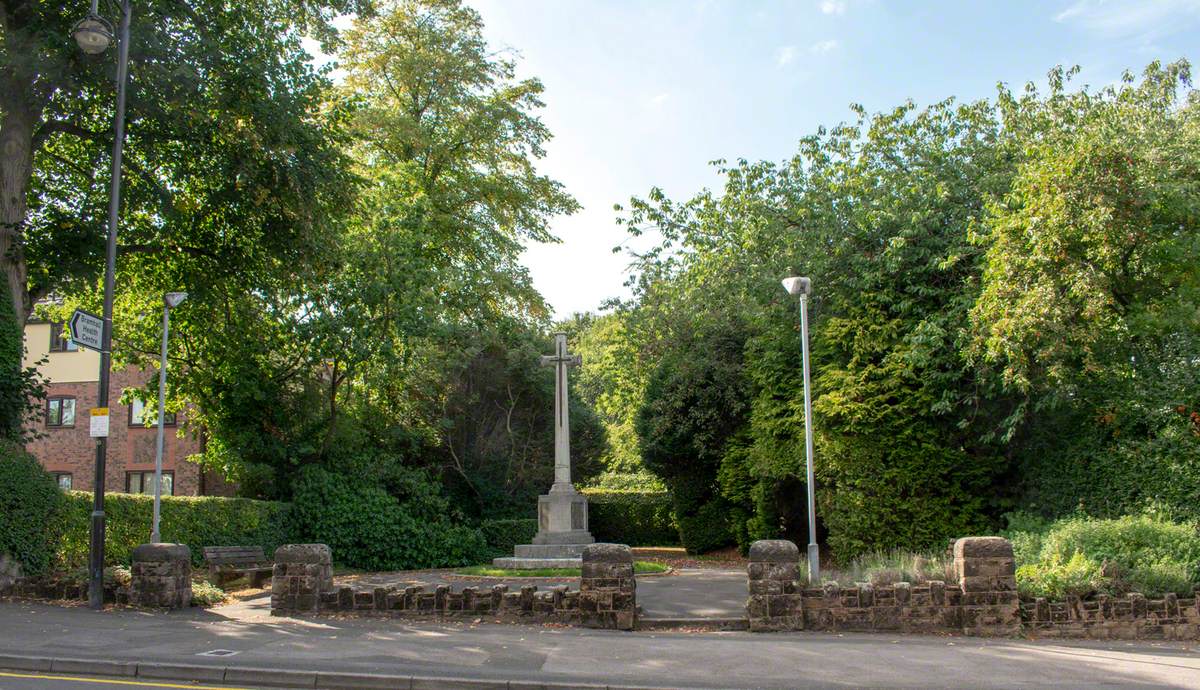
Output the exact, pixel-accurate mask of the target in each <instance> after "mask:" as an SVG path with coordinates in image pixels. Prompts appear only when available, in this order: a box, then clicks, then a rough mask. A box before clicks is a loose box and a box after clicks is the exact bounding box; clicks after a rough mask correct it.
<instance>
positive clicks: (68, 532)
mask: <svg viewBox="0 0 1200 690" xmlns="http://www.w3.org/2000/svg"><path fill="white" fill-rule="evenodd" d="M55 490H56V491H57V487H55ZM65 496H66V501H65V508H64V510H63V518H62V522H61V531H60V533H59V535H58V538H59V542H58V544H59V545H58V549H57V551H58V565H59V566H60V567H62V568H64V569H66V570H71V569H74V568H80V567H86V566H87V560H88V543H89V538H90V531H91V514H92V495H91V494H90V493H86V492H83V491H68V492H66V494H65ZM104 514H105V522H106V530H105V547H104V556H105V558H104V562H105V564H106V565H126V564H128V563H129V560H130V557H131V554H132V553H133V549H134V547H136V546H137V545H138V544H145V543H146V542H148V541H149V540H150V523H151V520H152V517H153V514H154V498H153V497H152V496H147V495H134V494H119V493H114V494H106V495H105V497H104ZM159 525H160V531H161V533H162V539H163V541H166V542H174V543H179V544H187V545H188V547H189V548H190V549H191V550H192V561H193V563H194V564H195V565H200V564H201V563H202V562H203V560H204V552H203V547H205V546H261V547H262V548H263V553H264V554H266V556H267V557H268V558H270V557H271V556H272V555H273V554H274V553H275V547H277V546H279V545H280V544H286V543H288V542H290V541H293V540H294V535H293V531H292V521H291V506H290V505H289V504H287V503H277V502H273V501H255V500H251V499H248V498H221V497H217V496H163V497H162V517H161V521H160V523H159Z"/></svg>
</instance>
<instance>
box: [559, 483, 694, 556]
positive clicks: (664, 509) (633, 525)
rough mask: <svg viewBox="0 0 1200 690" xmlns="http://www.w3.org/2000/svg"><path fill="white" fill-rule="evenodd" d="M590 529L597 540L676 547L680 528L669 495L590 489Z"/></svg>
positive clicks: (588, 497) (664, 493) (587, 492)
mask: <svg viewBox="0 0 1200 690" xmlns="http://www.w3.org/2000/svg"><path fill="white" fill-rule="evenodd" d="M583 493H584V495H586V496H587V499H588V526H589V527H590V528H591V531H592V535H593V536H595V537H596V540H597V541H602V542H612V543H614V544H627V545H629V546H675V545H678V544H679V543H680V542H679V529H678V528H677V526H676V524H675V518H674V515H673V511H672V507H671V496H670V494H668V493H666V492H646V491H616V490H605V489H587V490H584V491H583Z"/></svg>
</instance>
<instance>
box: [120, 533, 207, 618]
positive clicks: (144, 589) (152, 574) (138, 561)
mask: <svg viewBox="0 0 1200 690" xmlns="http://www.w3.org/2000/svg"><path fill="white" fill-rule="evenodd" d="M130 570H131V574H132V579H131V581H130V583H129V603H130V604H132V605H134V606H145V607H148V608H163V609H184V608H187V607H189V606H191V605H192V550H191V549H189V548H188V547H187V545H186V544H141V545H139V546H137V547H135V548H134V549H133V564H132V567H131V568H130Z"/></svg>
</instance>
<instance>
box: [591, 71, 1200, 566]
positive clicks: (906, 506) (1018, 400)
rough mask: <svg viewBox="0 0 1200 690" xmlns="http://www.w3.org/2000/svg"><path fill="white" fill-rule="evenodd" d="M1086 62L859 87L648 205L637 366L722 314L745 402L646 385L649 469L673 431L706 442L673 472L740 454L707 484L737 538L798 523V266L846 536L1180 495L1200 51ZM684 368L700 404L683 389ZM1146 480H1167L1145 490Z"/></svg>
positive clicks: (957, 531) (853, 549) (638, 219)
mask: <svg viewBox="0 0 1200 690" xmlns="http://www.w3.org/2000/svg"><path fill="white" fill-rule="evenodd" d="M1073 74H1074V71H1073V70H1062V69H1057V70H1055V71H1053V72H1052V73H1051V75H1050V83H1051V88H1050V92H1049V93H1048V94H1045V95H1042V94H1039V93H1038V92H1037V90H1036V89H1034V88H1033V87H1029V88H1027V89H1026V90H1025V91H1024V92H1023V93H1021V94H1019V95H1014V94H1013V93H1011V92H1009V91H1008V90H1007V89H1005V88H1004V87H1001V90H1000V92H999V94H998V96H997V98H996V100H995V101H994V102H986V101H980V102H975V103H964V104H960V103H957V102H955V101H953V100H946V101H943V102H941V103H936V104H934V105H932V106H929V107H926V108H918V107H917V106H916V105H914V104H913V103H911V102H910V103H905V104H903V105H901V106H900V107H897V108H895V109H893V110H890V111H885V112H882V113H879V114H874V115H869V114H868V113H866V112H865V111H863V110H862V109H861V108H854V109H852V110H853V113H854V117H853V120H852V121H851V122H848V123H843V124H840V125H838V126H836V127H833V128H830V129H828V130H826V129H820V130H818V132H816V133H815V134H813V135H811V136H807V137H804V138H802V139H801V140H800V142H799V145H798V149H797V152H796V154H795V156H794V157H793V158H791V159H789V160H785V161H781V162H757V163H750V162H746V161H738V162H737V163H736V164H733V165H728V164H725V163H719V164H718V167H719V170H720V172H721V174H722V176H723V188H722V189H721V190H718V191H715V192H714V191H704V192H702V193H700V194H698V195H696V196H695V197H693V198H691V199H688V200H684V201H676V200H671V199H669V198H666V197H665V195H664V194H663V193H662V192H661V190H659V189H657V188H654V189H651V190H650V191H649V193H648V194H647V195H646V197H645V198H643V199H634V200H632V201H631V202H630V204H629V205H628V209H629V210H628V211H627V212H625V217H624V222H625V224H626V225H627V227H628V229H629V232H630V234H631V235H633V236H645V235H646V234H648V233H647V231H648V230H650V229H654V230H657V231H658V235H659V236H660V237H661V238H662V239H661V242H660V243H659V244H658V245H657V246H655V247H653V248H651V249H650V250H648V251H646V252H643V253H640V254H637V255H635V256H634V257H633V259H634V264H633V265H634V268H635V271H636V273H635V276H634V278H633V279H632V281H631V283H632V285H633V287H634V289H635V300H634V302H633V303H631V304H628V305H624V307H625V311H624V312H623V313H622V314H621V320H622V322H623V323H624V324H626V331H627V335H626V336H625V337H627V338H628V339H629V341H630V344H629V345H628V346H626V347H627V349H629V350H630V351H632V352H633V353H635V356H634V361H635V362H636V366H635V367H631V369H632V370H635V371H642V372H648V371H655V367H658V368H659V371H663V368H664V367H666V366H667V364H668V363H673V362H675V361H677V359H679V358H694V359H697V360H698V361H701V362H704V361H705V356H704V353H705V348H706V346H705V344H704V342H703V341H705V340H708V339H719V338H720V337H721V336H720V333H721V331H720V330H719V329H718V328H715V327H714V325H715V324H721V323H726V322H727V321H728V316H727V315H729V314H736V315H737V319H738V320H739V322H741V323H743V324H745V328H746V333H745V336H744V343H745V348H744V350H743V351H742V352H741V353H740V354H739V355H737V357H738V358H739V359H740V361H741V367H742V369H741V372H740V373H739V374H738V376H744V377H745V380H746V381H747V382H748V387H747V393H746V395H747V397H748V400H749V401H750V402H749V403H748V410H749V411H748V414H746V415H745V416H744V417H743V416H740V415H741V412H740V411H741V409H742V408H740V407H737V406H733V405H730V406H727V412H726V415H725V416H724V417H722V418H721V419H720V420H719V421H716V420H705V422H704V423H702V424H697V423H696V422H695V421H694V420H693V419H692V417H693V416H697V415H698V413H697V412H695V409H694V408H700V407H701V406H699V405H698V404H696V403H695V402H694V401H699V400H704V399H705V396H706V395H710V396H717V395H719V391H722V390H725V388H726V387H728V386H729V385H731V384H730V380H731V379H733V378H735V377H733V376H732V375H731V376H722V377H718V376H716V375H715V374H714V376H713V377H712V378H706V377H704V376H697V377H695V380H694V381H693V382H692V387H690V388H687V389H684V388H683V387H682V386H679V387H665V386H663V385H662V384H663V381H667V380H669V379H666V378H664V379H663V380H662V381H659V380H657V379H656V378H654V377H651V378H650V379H649V381H650V383H651V385H649V386H645V387H644V393H643V397H642V400H641V402H640V403H639V402H638V401H637V400H636V399H631V404H641V406H642V414H643V415H644V416H646V415H649V416H647V418H654V419H657V420H659V421H660V422H661V423H660V424H657V425H644V426H643V427H641V428H640V429H639V431H640V436H641V438H640V440H641V448H642V451H643V453H644V454H645V456H646V459H647V461H648V464H650V466H651V467H652V469H655V471H658V472H660V473H663V472H666V473H667V474H664V475H663V476H664V477H669V476H670V473H673V472H677V471H678V470H677V469H676V468H675V466H671V467H660V466H659V465H655V464H651V463H650V462H649V461H652V459H653V458H654V457H655V454H656V453H657V452H658V449H659V446H660V445H661V443H662V440H663V439H678V440H679V442H678V443H676V444H675V445H678V446H680V447H686V443H684V440H686V439H702V441H700V442H699V445H700V446H702V447H703V448H702V449H700V448H697V449H690V450H689V452H687V453H677V454H676V455H677V456H678V457H680V458H681V459H680V460H679V461H677V464H678V465H679V466H681V467H682V466H689V467H690V466H691V465H688V464H687V463H691V464H692V465H698V466H703V462H697V460H698V459H699V460H702V459H703V458H705V457H708V456H709V454H712V453H715V454H717V455H720V456H722V457H723V458H724V460H723V461H722V464H721V471H720V475H719V481H716V478H713V479H705V480H703V481H704V482H707V484H705V485H704V486H703V487H694V486H691V485H690V484H689V486H688V488H687V492H688V494H689V495H701V496H703V495H706V494H705V491H709V492H717V493H718V494H719V495H722V496H724V497H725V498H727V499H728V500H730V501H733V502H734V503H735V505H736V507H735V508H733V510H734V513H736V516H735V518H734V521H735V526H736V525H738V524H743V523H744V525H745V526H746V527H745V528H744V529H743V528H742V527H737V530H739V532H738V537H739V539H749V538H751V536H750V535H751V533H756V534H768V535H773V534H776V533H782V534H785V535H793V536H796V535H799V536H801V538H802V537H803V532H804V531H805V530H804V527H805V525H804V524H803V511H802V510H797V506H798V504H799V502H800V501H801V500H802V498H803V494H802V492H801V491H800V490H799V489H800V487H802V481H803V473H802V467H803V463H802V459H803V446H804V430H803V425H804V419H803V413H802V405H801V402H800V401H801V399H802V390H801V388H802V386H801V380H800V376H799V371H798V369H799V360H800V353H799V334H798V333H797V330H796V321H797V318H796V314H795V305H794V303H793V302H790V301H789V300H787V298H786V296H785V295H784V294H783V292H782V291H781V290H779V288H778V281H779V279H780V278H782V277H783V276H785V275H789V274H791V275H795V274H803V275H807V276H810V277H811V278H812V279H813V284H814V287H815V294H814V297H813V299H812V304H811V315H810V316H811V329H810V330H811V337H812V349H813V367H812V368H813V385H814V391H815V400H814V414H815V417H816V419H815V420H814V422H815V429H816V434H817V437H816V438H815V439H814V442H815V445H816V455H817V463H816V464H817V476H818V489H819V496H820V509H819V510H818V514H819V515H820V516H821V517H820V519H821V520H822V522H823V525H824V527H826V528H827V529H828V530H829V537H828V541H829V543H830V545H831V546H832V548H833V549H834V552H835V555H836V556H838V557H846V556H852V555H854V554H856V553H858V552H860V551H863V550H866V549H872V548H879V547H882V548H887V547H892V546H904V547H906V548H925V547H938V546H940V545H941V543H942V540H944V539H945V538H948V537H952V536H961V535H962V534H963V533H966V532H968V531H972V530H986V529H988V528H989V525H992V524H994V521H995V520H996V518H997V516H998V513H999V512H1000V511H1001V510H1002V509H1003V508H1004V507H1005V506H1009V505H1011V504H1012V503H1013V502H1014V501H1017V500H1020V499H1024V500H1025V501H1027V502H1030V503H1032V502H1035V501H1036V502H1038V506H1037V507H1038V508H1039V509H1045V510H1047V511H1055V512H1058V511H1063V510H1070V509H1072V507H1073V506H1072V505H1068V503H1069V501H1078V499H1079V498H1082V497H1086V499H1087V501H1088V507H1087V509H1089V510H1095V511H1100V512H1108V511H1112V510H1120V509H1128V508H1129V507H1131V506H1136V505H1138V504H1139V503H1140V502H1144V501H1147V500H1153V499H1152V497H1154V496H1159V497H1164V498H1165V497H1168V496H1169V497H1170V498H1169V502H1170V503H1171V504H1172V505H1175V506H1178V507H1179V508H1180V509H1184V506H1185V505H1186V504H1187V499H1185V498H1184V496H1185V495H1191V494H1192V493H1195V491H1196V488H1195V487H1196V486H1197V484H1195V483H1194V482H1192V481H1191V480H1190V479H1189V480H1187V481H1186V482H1184V483H1183V484H1181V485H1176V484H1173V483H1171V482H1168V481H1166V480H1165V477H1166V473H1167V472H1168V469H1167V468H1172V471H1181V472H1183V473H1184V474H1185V475H1186V476H1187V477H1189V478H1190V477H1193V476H1194V475H1195V474H1196V471H1195V461H1194V458H1195V456H1196V452H1197V448H1200V445H1198V444H1197V443H1196V438H1197V436H1196V435H1194V434H1192V433H1191V430H1190V427H1189V426H1188V425H1189V424H1191V422H1190V421H1188V420H1190V419H1191V417H1190V416H1189V415H1190V413H1191V411H1192V410H1194V409H1196V407H1197V406H1198V405H1200V402H1197V401H1196V399H1195V395H1194V394H1193V393H1194V391H1192V390H1191V389H1190V388H1189V386H1190V383H1189V382H1191V381H1194V380H1196V376H1197V374H1196V362H1195V358H1194V357H1192V356H1189V355H1183V354H1182V353H1183V352H1185V351H1187V350H1188V348H1189V347H1193V345H1192V344H1194V343H1196V342H1200V340H1197V334H1198V333H1200V331H1197V326H1198V324H1200V322H1198V321H1197V318H1196V314H1197V313H1200V312H1198V311H1197V305H1198V304H1200V300H1198V297H1200V291H1197V289H1196V282H1197V269H1196V266H1200V244H1198V242H1200V239H1198V238H1200V234H1198V233H1197V232H1196V231H1195V228H1196V227H1197V221H1198V220H1200V214H1198V213H1197V209H1200V197H1198V196H1197V194H1196V190H1197V186H1196V183H1197V170H1200V164H1198V163H1197V160H1196V152H1197V151H1200V146H1198V145H1197V144H1198V142H1200V139H1198V138H1197V132H1198V131H1200V127H1198V126H1197V110H1196V105H1195V98H1194V96H1191V97H1185V96H1184V94H1183V92H1182V89H1183V88H1185V87H1186V86H1188V66H1187V64H1186V63H1178V64H1175V65H1170V66H1167V67H1162V66H1160V65H1158V64H1157V63H1156V64H1152V65H1150V66H1149V67H1148V68H1147V70H1146V72H1145V74H1144V75H1143V76H1142V78H1141V79H1140V81H1138V80H1134V79H1133V78H1132V77H1130V78H1129V79H1128V80H1127V82H1126V83H1124V84H1123V85H1120V86H1117V87H1110V88H1106V89H1103V90H1101V91H1100V92H1088V91H1086V90H1085V91H1077V92H1068V90H1067V89H1068V88H1069V82H1070V79H1071V77H1072V76H1073ZM698 341H699V342H698ZM705 367H708V368H712V369H713V371H714V372H717V371H721V370H720V369H716V368H715V367H712V365H711V364H710V363H704V364H701V365H700V366H699V368H700V369H702V370H703V369H705ZM683 369H686V367H682V368H681V370H683ZM640 375H641V376H642V377H645V376H646V374H640ZM655 376H657V374H656V375H655ZM643 380H646V379H645V378H643ZM609 385H611V386H612V387H613V388H614V389H615V388H616V387H617V384H616V383H613V384H609ZM677 389H678V390H687V393H688V395H687V397H683V398H681V399H682V400H686V401H688V402H687V403H684V404H677V405H675V406H674V407H671V406H670V404H669V402H670V401H671V400H673V399H674V397H675V396H676V390H677ZM602 396H603V394H600V395H598V399H599V398H600V397H602ZM1176 409H1181V410H1184V412H1182V413H1179V412H1172V411H1173V410H1176ZM731 418H736V421H734V422H732V425H733V428H732V429H729V428H728V427H727V426H725V424H726V422H728V421H729V419H731ZM709 422H712V423H711V424H710V423H709ZM715 429H719V430H721V433H720V434H719V438H717V439H714V437H713V431H714V430H715ZM729 438H736V439H738V440H737V442H736V443H726V441H724V440H723V439H729ZM703 439H711V440H712V442H711V443H710V442H709V441H708V440H703ZM1115 439H1120V440H1115ZM685 455H686V457H687V458H688V459H687V460H686V461H684V460H682V458H683V457H684V456H685ZM1120 466H1129V467H1137V468H1138V470H1137V472H1136V473H1131V472H1127V471H1122V470H1118V469H1117V468H1118V467H1120ZM1099 467H1103V468H1104V470H1103V477H1104V478H1103V479H1097V478H1095V469H1096V468H1099ZM1131 474H1138V475H1139V476H1143V477H1147V478H1153V480H1152V481H1151V482H1150V483H1149V485H1147V486H1145V488H1144V489H1139V488H1137V487H1138V485H1139V482H1138V481H1136V480H1134V479H1133V478H1132V476H1131ZM1118 477H1121V478H1128V481H1118V480H1117V478H1118ZM1160 477H1161V481H1160ZM689 479H690V477H689ZM797 480H799V481H800V482H801V483H800V486H798V487H795V490H792V491H790V493H791V498H790V499H789V498H786V497H785V498H783V499H782V500H772V499H771V498H770V497H771V496H773V495H775V496H778V495H781V494H787V493H789V491H784V490H783V487H785V486H787V485H788V482H794V481H797ZM1087 482H1092V483H1093V486H1092V487H1088V486H1086V483H1087ZM668 483H669V482H668ZM1071 497H1074V498H1071Z"/></svg>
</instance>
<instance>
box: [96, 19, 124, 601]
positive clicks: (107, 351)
mask: <svg viewBox="0 0 1200 690" xmlns="http://www.w3.org/2000/svg"><path fill="white" fill-rule="evenodd" d="M92 7H93V10H92V15H91V17H94V16H95V3H93V6H92ZM131 14H132V10H131V8H130V5H129V0H124V1H123V2H122V3H121V21H120V29H119V37H118V39H117V40H118V43H117V49H118V57H117V110H116V115H115V116H114V126H113V155H112V178H111V181H110V186H109V196H108V247H107V253H106V261H105V266H104V328H103V334H102V335H101V351H100V384H99V387H98V391H97V395H96V407H101V408H107V407H108V384H109V372H110V370H111V366H112V312H113V290H114V285H115V272H116V265H117V218H118V216H119V214H120V210H121V149H122V146H123V145H124V143H125V88H126V82H127V81H128V78H127V77H128V71H129V21H130V16H131ZM91 17H89V19H90V18H91ZM107 457H108V439H107V437H105V436H100V437H98V438H97V439H96V472H95V477H94V484H93V490H92V533H91V553H90V555H89V559H88V560H89V563H88V570H89V576H90V577H89V583H88V603H89V605H90V606H91V607H92V608H94V609H99V608H102V607H103V606H104V479H105V461H106V460H107Z"/></svg>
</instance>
